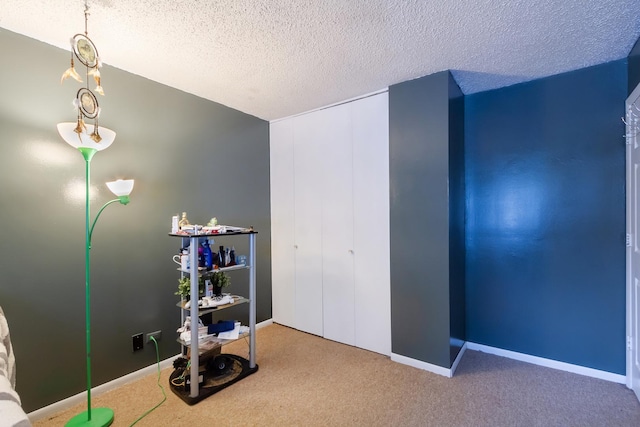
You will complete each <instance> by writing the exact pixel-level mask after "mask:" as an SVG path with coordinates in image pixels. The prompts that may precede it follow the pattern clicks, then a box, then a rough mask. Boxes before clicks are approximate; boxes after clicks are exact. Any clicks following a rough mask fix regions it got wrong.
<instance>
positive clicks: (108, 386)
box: [27, 354, 180, 422]
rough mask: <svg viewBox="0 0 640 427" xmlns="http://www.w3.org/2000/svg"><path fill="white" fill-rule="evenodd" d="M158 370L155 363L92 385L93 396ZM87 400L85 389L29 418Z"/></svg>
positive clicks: (167, 363)
mask: <svg viewBox="0 0 640 427" xmlns="http://www.w3.org/2000/svg"><path fill="white" fill-rule="evenodd" d="M178 356H180V354H176V355H175V356H172V357H170V358H168V359H165V360H163V361H161V362H160V370H162V369H165V368H168V367H170V366H173V361H174V360H175V359H176V358H177V357H178ZM157 370H158V365H157V364H156V363H154V364H153V365H149V366H147V367H146V368H142V369H139V370H137V371H135V372H131V373H130V374H127V375H125V376H122V377H120V378H116V379H115V380H112V381H109V382H108V383H104V384H101V385H99V386H97V387H92V388H91V396H92V397H96V396H100V395H101V394H104V393H106V392H108V391H111V390H113V389H116V388H118V387H120V386H123V385H125V384H128V383H130V382H132V381H136V380H139V379H141V378H144V377H146V376H147V375H149V374H152V373H154V372H157ZM86 401H87V391H86V390H85V391H83V392H82V393H78V394H76V395H74V396H71V397H68V398H66V399H63V400H60V401H58V402H55V403H52V404H51V405H49V406H45V407H43V408H40V409H37V410H35V411H33V412H29V413H28V414H27V415H28V416H29V420H31V422H35V421H38V420H41V419H43V418H46V417H50V416H53V415H55V414H57V413H58V412H60V411H64V410H65V409H69V408H71V407H72V406H75V405H77V404H79V403H82V402H86Z"/></svg>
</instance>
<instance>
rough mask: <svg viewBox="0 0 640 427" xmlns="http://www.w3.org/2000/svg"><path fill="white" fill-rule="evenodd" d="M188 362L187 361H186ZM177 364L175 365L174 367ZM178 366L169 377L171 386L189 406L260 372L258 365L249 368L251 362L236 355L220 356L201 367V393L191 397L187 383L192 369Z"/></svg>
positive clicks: (189, 386)
mask: <svg viewBox="0 0 640 427" xmlns="http://www.w3.org/2000/svg"><path fill="white" fill-rule="evenodd" d="M185 362H186V361H185ZM176 365H177V363H174V367H175V366H176ZM185 369H186V366H178V367H176V368H175V369H174V371H173V372H172V373H171V375H170V376H169V386H170V387H171V390H172V391H173V392H174V393H175V394H176V395H177V396H178V397H179V398H180V399H182V400H183V401H185V402H186V403H187V404H189V405H193V404H196V403H198V402H200V401H201V400H203V399H206V398H207V397H209V396H211V395H212V394H215V393H217V392H219V391H220V390H222V389H224V388H225V387H228V386H230V385H231V384H234V383H236V382H238V381H240V380H241V379H243V378H245V377H247V376H249V375H251V374H253V373H255V372H257V371H258V365H256V366H255V367H254V368H250V367H249V361H248V360H247V359H245V358H243V357H240V356H237V355H235V354H220V355H218V356H216V357H215V358H213V359H212V360H210V361H208V362H207V363H206V365H205V366H204V367H203V366H201V367H200V374H202V376H203V381H202V384H201V385H200V390H199V391H200V393H199V394H198V396H196V397H191V396H190V395H189V394H190V392H191V385H190V383H189V382H188V381H187V379H188V378H189V376H190V373H191V372H190V368H189V369H186V372H185Z"/></svg>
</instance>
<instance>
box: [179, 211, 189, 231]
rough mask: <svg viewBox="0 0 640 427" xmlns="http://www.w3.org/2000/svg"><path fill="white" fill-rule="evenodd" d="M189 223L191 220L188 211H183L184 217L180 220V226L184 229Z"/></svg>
mask: <svg viewBox="0 0 640 427" xmlns="http://www.w3.org/2000/svg"><path fill="white" fill-rule="evenodd" d="M186 225H189V220H188V219H187V213H186V212H182V218H181V219H180V221H178V227H179V228H180V229H181V230H182V227H184V226H186Z"/></svg>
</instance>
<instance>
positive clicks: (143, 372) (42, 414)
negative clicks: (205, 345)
mask: <svg viewBox="0 0 640 427" xmlns="http://www.w3.org/2000/svg"><path fill="white" fill-rule="evenodd" d="M272 324H273V320H272V319H268V320H265V321H263V322H260V323H257V324H256V329H261V328H264V327H265V326H269V325H272ZM179 356H180V354H176V355H175V356H172V357H170V358H168V359H165V360H163V361H161V362H160V370H163V369H165V368H168V367H170V366H173V361H174V360H175V359H176V358H177V357H179ZM157 369H158V368H157V364H156V363H154V364H153V365H149V366H147V367H146V368H142V369H139V370H137V371H135V372H132V373H130V374H127V375H125V376H122V377H120V378H116V379H115V380H112V381H109V382H108V383H104V384H102V385H99V386H97V387H92V388H91V396H92V397H96V396H100V395H101V394H103V393H106V392H108V391H111V390H113V389H115V388H118V387H120V386H123V385H125V384H128V383H130V382H132V381H136V380H138V379H141V378H144V377H146V376H147V375H149V374H152V373H153V372H156V371H157ZM86 401H87V391H86V390H85V391H83V392H82V393H78V394H76V395H74V396H71V397H68V398H66V399H63V400H60V401H58V402H55V403H52V404H51V405H49V406H45V407H43V408H40V409H37V410H35V411H33V412H29V414H27V415H28V416H29V420H31V422H35V421H38V420H41V419H43V418H46V417H50V416H52V415H54V414H57V413H58V412H60V411H64V410H65V409H68V408H71V407H72V406H75V405H77V404H79V403H82V402H86Z"/></svg>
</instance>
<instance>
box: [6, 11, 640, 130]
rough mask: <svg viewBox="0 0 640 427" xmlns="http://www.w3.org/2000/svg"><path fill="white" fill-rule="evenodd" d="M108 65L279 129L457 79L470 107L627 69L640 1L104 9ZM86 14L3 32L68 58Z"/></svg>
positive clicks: (21, 22)
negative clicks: (501, 94) (613, 66)
mask: <svg viewBox="0 0 640 427" xmlns="http://www.w3.org/2000/svg"><path fill="white" fill-rule="evenodd" d="M89 6H90V12H91V16H90V17H89V37H90V38H91V39H92V40H93V41H94V42H95V43H96V46H97V47H98V49H99V51H100V55H101V57H102V58H103V60H104V62H105V63H107V64H109V65H112V66H115V67H118V68H121V69H123V70H126V71H129V72H131V73H135V74H138V75H141V76H144V77H146V78H149V79H151V80H154V81H157V82H160V83H163V84H166V85H169V86H172V87H175V88H178V89H181V90H183V91H185V92H188V93H192V94H194V95H197V96H200V97H203V98H206V99H209V100H212V101H215V102H218V103H221V104H224V105H226V106H229V107H232V108H235V109H238V110H240V111H243V112H245V113H248V114H251V115H254V116H257V117H260V118H263V119H265V120H273V119H278V118H282V117H287V116H290V115H294V114H298V113H302V112H304V111H308V110H312V109H315V108H319V107H322V106H325V105H329V104H332V103H336V102H339V101H343V100H345V99H349V98H353V97H357V96H359V95H363V94H366V93H370V92H374V91H377V90H380V89H384V88H386V87H387V86H389V85H392V84H395V83H400V82H402V81H406V80H411V79H414V78H418V77H421V76H424V75H428V74H432V73H435V72H438V71H442V70H447V69H450V70H452V73H453V76H454V78H455V79H456V81H457V82H458V84H459V85H460V88H461V89H462V91H463V92H464V93H465V94H470V93H475V92H480V91H485V90H489V89H494V88H498V87H503V86H508V85H511V84H515V83H519V82H524V81H528V80H533V79H536V78H540V77H544V76H549V75H553V74H558V73H561V72H565V71H570V70H574V69H578V68H583V67H586V66H590V65H596V64H600V63H604V62H608V61H611V60H616V59H620V58H624V57H626V56H627V55H628V53H629V51H630V50H631V48H632V47H633V45H634V43H635V42H636V40H638V37H640V1H639V0H602V1H593V0H563V1H558V0H509V1H505V0H475V1H471V0H455V1H443V0H440V1H433V0H286V1H285V0H203V1H193V0H171V1H168V0H139V1H130V0H95V1H89ZM83 10H84V1H82V0H56V1H51V0H39V1H24V0H1V1H0V27H2V28H6V29H8V30H10V31H13V32H17V33H20V34H24V35H26V36H29V37H32V38H35V39H38V40H42V41H44V42H46V43H49V44H52V45H54V46H58V47H61V48H63V49H65V50H68V49H69V43H68V40H69V38H70V37H71V36H73V34H75V33H81V32H83V31H84V15H83Z"/></svg>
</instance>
